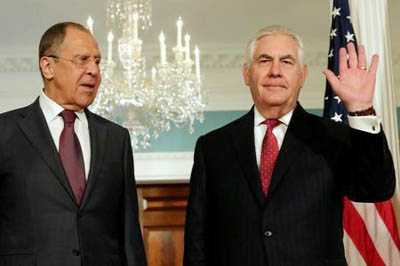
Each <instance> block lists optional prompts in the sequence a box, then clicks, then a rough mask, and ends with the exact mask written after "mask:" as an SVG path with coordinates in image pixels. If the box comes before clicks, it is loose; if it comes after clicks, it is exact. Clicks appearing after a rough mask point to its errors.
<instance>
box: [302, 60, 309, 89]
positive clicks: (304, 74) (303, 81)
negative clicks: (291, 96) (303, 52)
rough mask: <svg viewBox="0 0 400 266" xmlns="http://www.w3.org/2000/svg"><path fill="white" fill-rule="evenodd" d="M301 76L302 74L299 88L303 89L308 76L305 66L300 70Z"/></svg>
mask: <svg viewBox="0 0 400 266" xmlns="http://www.w3.org/2000/svg"><path fill="white" fill-rule="evenodd" d="M301 74H302V80H301V87H303V86H304V83H305V82H306V78H307V75H308V67H307V65H306V64H305V65H304V66H303V69H302V70H301Z"/></svg>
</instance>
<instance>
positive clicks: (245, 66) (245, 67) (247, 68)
mask: <svg viewBox="0 0 400 266" xmlns="http://www.w3.org/2000/svg"><path fill="white" fill-rule="evenodd" d="M249 71H250V66H249V64H248V63H245V64H243V68H242V73H243V80H244V83H245V84H246V85H247V86H250V73H249Z"/></svg>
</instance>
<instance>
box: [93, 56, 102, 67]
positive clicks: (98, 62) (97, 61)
mask: <svg viewBox="0 0 400 266" xmlns="http://www.w3.org/2000/svg"><path fill="white" fill-rule="evenodd" d="M94 62H95V63H96V65H100V63H101V57H96V58H95V59H94Z"/></svg>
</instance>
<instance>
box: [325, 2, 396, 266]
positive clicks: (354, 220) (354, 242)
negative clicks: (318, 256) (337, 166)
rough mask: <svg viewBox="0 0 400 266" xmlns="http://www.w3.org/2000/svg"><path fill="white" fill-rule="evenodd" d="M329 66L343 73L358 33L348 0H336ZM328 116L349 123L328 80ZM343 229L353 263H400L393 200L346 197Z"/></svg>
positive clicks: (392, 265) (366, 265)
mask: <svg viewBox="0 0 400 266" xmlns="http://www.w3.org/2000/svg"><path fill="white" fill-rule="evenodd" d="M329 37H330V45H329V54H328V68H329V69H330V70H331V71H333V72H334V73H335V75H339V49H340V48H341V47H344V46H346V44H347V43H348V42H353V43H354V44H355V46H356V47H357V41H356V36H355V33H354V29H353V26H352V22H351V17H350V9H349V4H348V0H334V1H333V7H332V26H331V31H330V36H329ZM324 117H326V118H329V119H332V120H334V121H336V122H343V123H346V124H347V123H348V120H347V112H346V109H345V107H344V105H343V103H342V102H341V100H340V98H339V97H338V96H337V95H335V93H334V92H333V91H332V88H331V86H330V85H329V83H328V82H326V91H325V99H324ZM343 228H344V231H345V241H344V242H345V248H346V257H347V260H348V263H349V265H350V266H384V265H388V266H398V265H400V260H399V258H400V255H399V254H400V240H399V234H398V229H397V225H396V218H395V215H394V211H393V206H392V203H391V201H390V200H389V201H385V202H382V203H355V202H352V201H350V200H348V199H347V198H345V199H344V210H343Z"/></svg>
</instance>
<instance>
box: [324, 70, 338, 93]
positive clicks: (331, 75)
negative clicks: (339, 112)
mask: <svg viewBox="0 0 400 266" xmlns="http://www.w3.org/2000/svg"><path fill="white" fill-rule="evenodd" d="M322 73H324V75H325V76H326V79H327V80H328V82H329V84H330V85H331V87H332V89H333V90H334V91H336V90H337V89H338V88H339V83H340V81H339V79H338V78H337V77H336V75H335V73H333V72H332V71H330V70H329V69H324V70H323V71H322Z"/></svg>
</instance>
